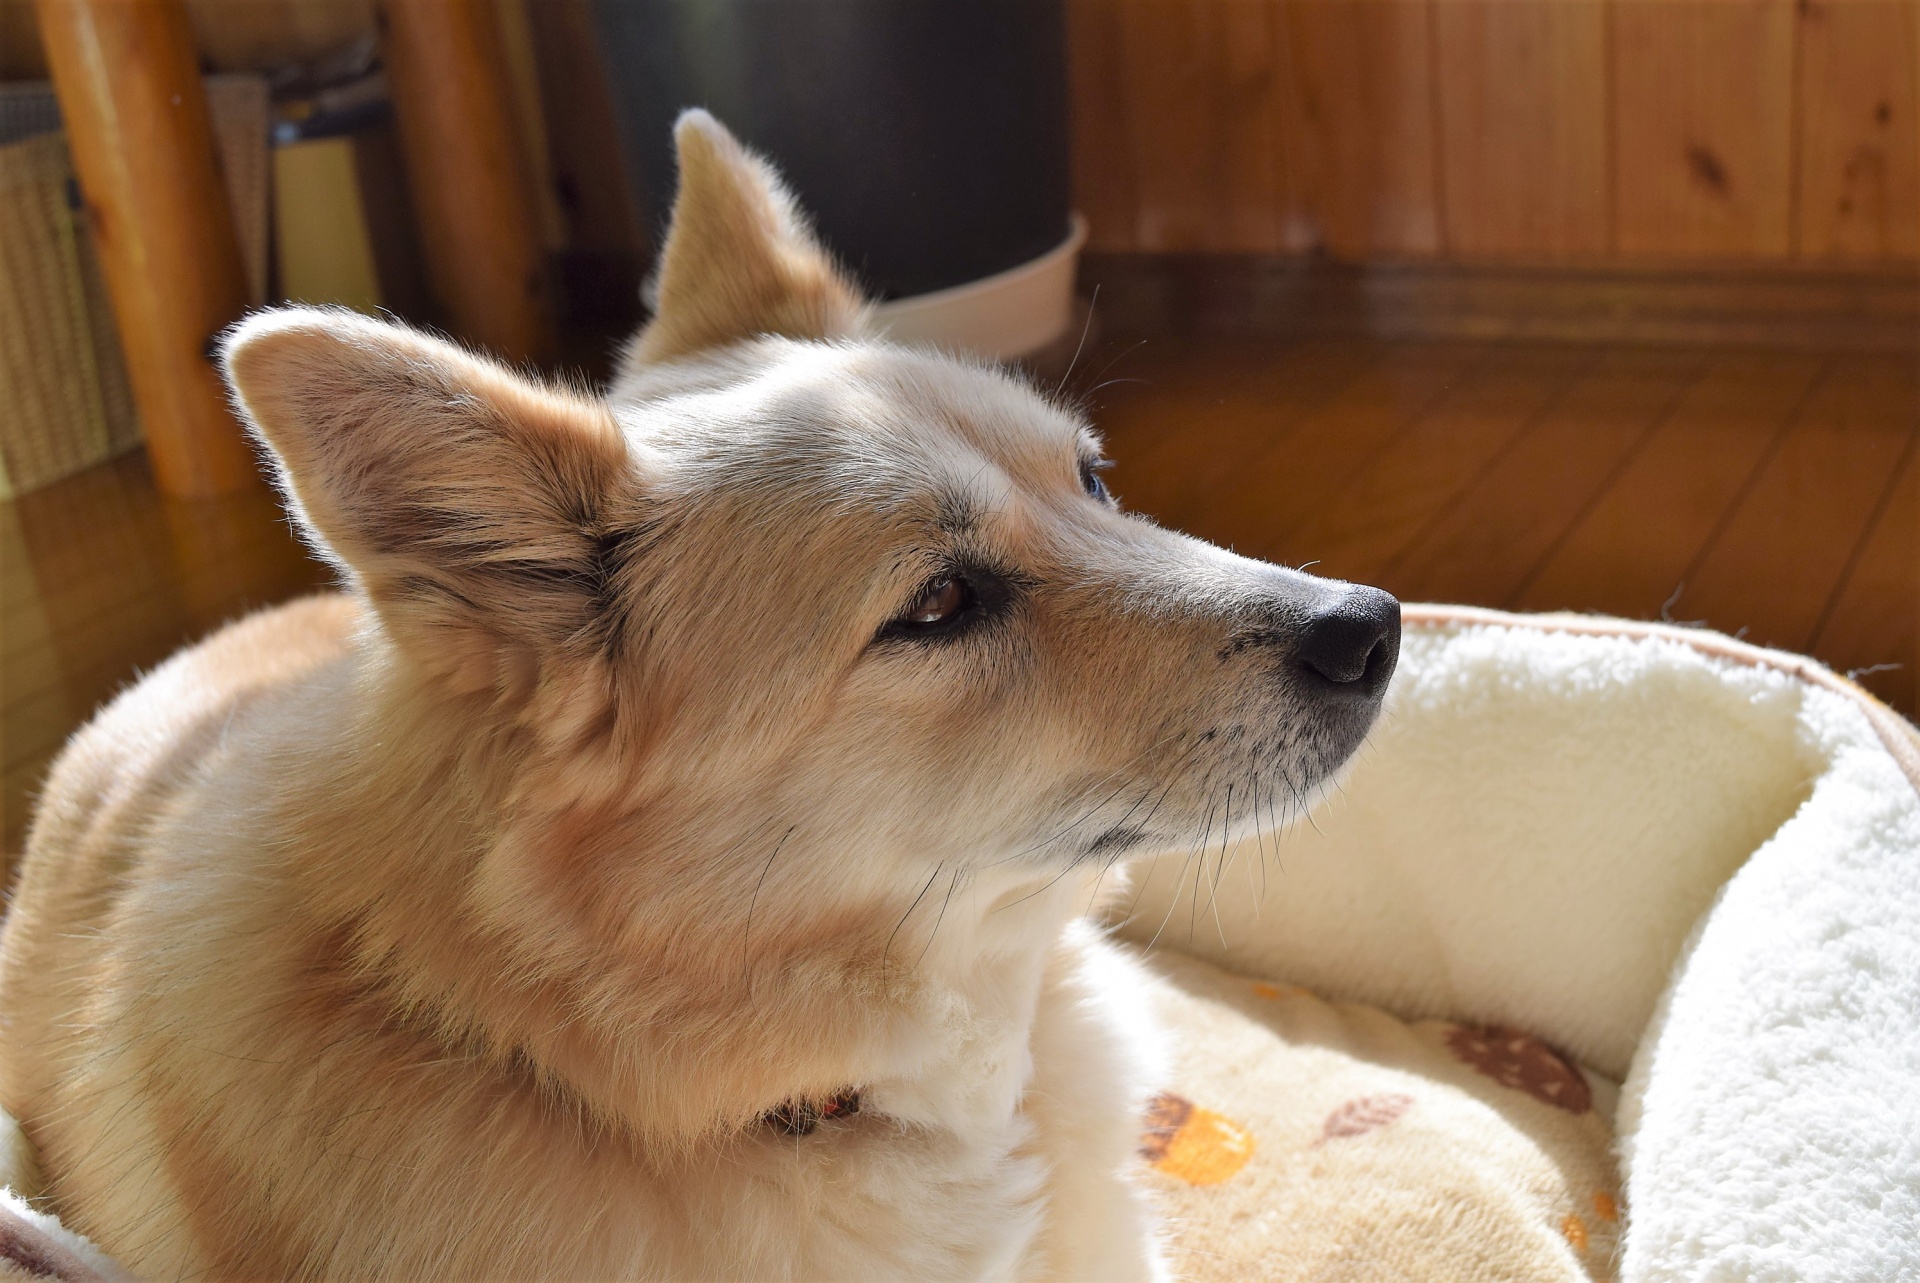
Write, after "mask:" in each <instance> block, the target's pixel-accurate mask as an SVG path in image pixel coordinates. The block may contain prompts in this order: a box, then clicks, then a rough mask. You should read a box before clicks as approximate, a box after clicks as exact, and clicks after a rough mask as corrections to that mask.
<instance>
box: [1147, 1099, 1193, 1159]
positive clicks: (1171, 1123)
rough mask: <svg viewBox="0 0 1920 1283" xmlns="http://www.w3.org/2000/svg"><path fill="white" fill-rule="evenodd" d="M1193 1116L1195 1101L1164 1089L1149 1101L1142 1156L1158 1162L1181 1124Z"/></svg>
mask: <svg viewBox="0 0 1920 1283" xmlns="http://www.w3.org/2000/svg"><path fill="white" fill-rule="evenodd" d="M1191 1117H1193V1102H1192V1101H1190V1100H1188V1099H1187V1098H1186V1097H1185V1096H1176V1095H1174V1094H1173V1093H1172V1092H1170V1091H1163V1092H1161V1093H1160V1094H1159V1095H1157V1096H1155V1097H1154V1098H1153V1099H1152V1100H1150V1101H1148V1102H1147V1126H1146V1130H1145V1131H1143V1132H1142V1133H1141V1135H1140V1157H1142V1158H1144V1159H1146V1160H1147V1161H1148V1162H1149V1163H1157V1162H1159V1161H1160V1160H1161V1159H1163V1158H1165V1157H1166V1156H1167V1150H1168V1148H1169V1147H1170V1146H1172V1144H1173V1138H1174V1137H1175V1136H1177V1135H1179V1134H1180V1128H1181V1126H1182V1125H1183V1124H1184V1123H1185V1122H1186V1121H1187V1119H1189V1118H1191Z"/></svg>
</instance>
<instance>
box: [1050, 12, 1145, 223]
mask: <svg viewBox="0 0 1920 1283" xmlns="http://www.w3.org/2000/svg"><path fill="white" fill-rule="evenodd" d="M1126 16H1127V10H1126V9H1125V8H1124V7H1123V6H1121V5H1117V4H1114V3H1112V0H1067V96H1068V104H1069V107H1070V110H1071V114H1072V128H1073V199H1074V204H1075V206H1076V207H1078V209H1079V210H1080V212H1081V214H1083V215H1085V216H1086V219H1087V223H1088V228H1089V230H1088V235H1087V246H1088V248H1090V249H1096V250H1129V249H1134V248H1137V246H1136V245H1135V233H1136V228H1135V218H1134V211H1135V210H1137V209H1138V208H1139V203H1138V197H1136V196H1135V194H1134V184H1133V167H1134V155H1133V148H1132V146H1131V145H1130V143H1131V141H1132V138H1131V131H1130V130H1129V129H1128V128H1127V120H1128V117H1129V116H1130V115H1131V114H1132V93H1131V84H1130V82H1129V78H1128V76H1127V63H1126V51H1125V49H1124V48H1123V46H1122V43H1121V32H1122V31H1124V30H1125V28H1126Z"/></svg>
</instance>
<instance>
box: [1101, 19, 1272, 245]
mask: <svg viewBox="0 0 1920 1283" xmlns="http://www.w3.org/2000/svg"><path fill="white" fill-rule="evenodd" d="M1103 7H1104V8H1107V9H1110V10H1111V11H1112V12H1111V16H1110V17H1109V16H1101V17H1100V18H1098V19H1097V21H1098V22H1105V21H1115V22H1117V23H1118V30H1117V32H1115V33H1114V43H1115V45H1116V46H1117V48H1116V49H1115V50H1114V51H1113V52H1115V53H1117V56H1118V67H1119V73H1120V75H1121V76H1122V77H1123V78H1124V84H1125V86H1126V93H1125V99H1124V102H1122V103H1120V104H1119V107H1120V110H1119V111H1117V112H1113V111H1111V108H1112V107H1113V106H1114V104H1113V103H1112V102H1108V103H1107V104H1105V105H1104V106H1103V107H1102V108H1101V109H1099V115H1100V116H1103V117H1107V119H1106V121H1105V124H1104V126H1102V127H1104V128H1108V129H1114V130H1118V131H1119V137H1120V139H1121V140H1122V141H1123V145H1124V146H1125V147H1126V148H1127V151H1128V152H1129V154H1130V156H1131V158H1132V166H1131V175H1130V177H1131V185H1132V190H1133V198H1134V210H1133V219H1132V222H1133V233H1132V244H1133V247H1134V248H1138V249H1143V250H1167V251H1181V250H1187V251H1194V250H1198V251H1215V252H1231V251H1245V252H1271V251H1274V250H1277V249H1279V248H1281V245H1280V209H1281V202H1282V200H1283V198H1284V194H1285V191H1286V184H1285V178H1284V174H1283V171H1282V168H1281V166H1282V160H1281V156H1280V148H1279V145H1278V139H1277V137H1276V135H1275V130H1274V127H1273V110H1274V103H1273V85H1274V80H1275V74H1274V73H1275V70H1276V57H1275V50H1274V41H1273V15H1272V11H1271V10H1270V9H1269V7H1268V6H1267V5H1265V4H1262V3H1257V2H1250V0H1108V4H1107V5H1105V6H1103ZM1082 16H1083V17H1084V16H1085V9H1084V7H1083V8H1082ZM1080 25H1082V26H1083V27H1084V25H1085V24H1084V23H1082V24H1080ZM1109 56H1110V55H1109ZM1095 65H1096V67H1097V66H1099V64H1098V63H1096V64H1095ZM1082 132H1083V133H1084V130H1083V131H1082ZM1115 234H1116V233H1115V229H1114V227H1113V226H1112V224H1111V222H1109V224H1108V226H1107V227H1105V228H1102V231H1101V239H1102V241H1103V242H1110V241H1111V240H1112V239H1113V238H1114V236H1115Z"/></svg>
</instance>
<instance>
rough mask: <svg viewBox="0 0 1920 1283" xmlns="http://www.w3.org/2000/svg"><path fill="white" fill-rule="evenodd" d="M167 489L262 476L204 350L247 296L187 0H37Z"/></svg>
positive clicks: (203, 487) (144, 424) (213, 488)
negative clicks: (208, 112)
mask: <svg viewBox="0 0 1920 1283" xmlns="http://www.w3.org/2000/svg"><path fill="white" fill-rule="evenodd" d="M35 6H36V10H37V12H38V15H39V20H40V33H41V38H42V39H43V40H44V42H45V44H46V51H47V63H48V65H49V67H50V68H51V69H52V72H53V85H54V90H55V92H56V93H57V94H58V95H59V98H60V114H61V116H62V118H63V120H64V122H65V125H66V131H67V142H68V145H69V147H70V148H71V149H72V152H73V164H74V169H75V171H76V172H77V173H78V174H79V178H80V187H81V191H82V193H83V194H84V196H85V199H86V202H87V214H88V221H89V222H90V223H91V224H92V227H93V238H94V244H95V245H96V246H97V247H98V249H99V252H100V260H101V265H102V267H103V268H104V270H105V273H106V279H107V289H108V292H109V293H110V294H111V295H112V297H113V311H114V317H115V319H116V320H117V321H118V323H119V328H120V345H121V348H122V349H123V350H124V351H125V353H126V357H127V374H128V377H129V378H130V380H131V382H132V384H133V395H134V402H135V404H136V405H137V406H138V408H139V411H140V424H141V428H142V430H143V432H144V433H145V434H146V440H147V452H148V454H149V455H150V457H151V458H152V460H153V470H154V475H155V477H156V479H157V480H158V481H159V483H160V487H161V489H162V490H164V491H166V492H167V493H168V494H172V495H178V496H182V497H187V498H192V497H199V496H204V495H210V494H219V493H223V492H226V491H231V490H236V489H240V488H243V487H245V486H248V485H256V484H260V481H259V472H258V469H257V468H256V467H255V464H254V455H253V450H252V448H251V446H249V445H248V443H247V440H246V437H245V434H244V433H243V432H242V431H241V428H240V425H239V423H238V422H237V421H236V420H235V419H234V417H233V415H232V413H231V412H230V411H229V410H228V409H227V399H226V393H225V392H224V390H223V389H222V388H221V385H220V379H219V376H218V374H217V373H216V372H215V370H214V367H213V364H212V362H211V360H210V359H209V349H210V346H211V340H212V339H213V336H214V335H216V334H218V333H219V332H220V331H221V329H222V328H224V327H225V326H227V325H228V324H230V323H231V322H233V321H235V320H238V319H239V317H240V314H241V313H242V312H243V311H245V310H246V306H247V277H246V269H245V267H244V265H243V263H242V260H241V257H240V246H239V241H238V239H237V238H236V237H235V235H234V230H233V214H232V211H231V209H230V207H229V206H228V204H227V198H226V193H225V190H224V189H223V187H222V185H221V179H220V170H219V162H218V160H217V159H216V154H215V151H214V142H213V132H212V128H211V126H210V124H209V120H208V116H207V99H206V93H205V91H204V90H203V88H202V87H201V83H200V69H199V64H198V59H197V58H196V57H195V55H194V45H193V32H192V29H191V27H190V26H189V25H188V21H187V10H186V5H185V4H184V2H183V0H141V2H140V3H137V4H130V3H125V2H124V0H35Z"/></svg>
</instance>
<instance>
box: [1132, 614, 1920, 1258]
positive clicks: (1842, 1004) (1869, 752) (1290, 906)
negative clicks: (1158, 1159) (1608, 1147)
mask: <svg viewBox="0 0 1920 1283" xmlns="http://www.w3.org/2000/svg"><path fill="white" fill-rule="evenodd" d="M1874 716H1876V717H1878V718H1879V719H1880V720H1881V722H1882V723H1883V724H1885V723H1886V718H1885V716H1884V712H1883V710H1875V711H1874ZM1896 744H1897V741H1896ZM1263 863H1264V866H1265V867H1264V882H1265V893H1264V895H1262V894H1261V893H1260V888H1261V883H1262V880H1263V871H1262V865H1263ZM1136 885H1137V886H1140V887H1141V891H1140V897H1139V902H1138V905H1137V908H1136V910H1135V912H1134V915H1133V917H1132V919H1131V921H1130V922H1129V924H1128V926H1127V927H1126V932H1127V934H1129V935H1130V936H1133V937H1134V938H1137V939H1140V940H1142V941H1144V940H1146V939H1148V938H1149V937H1151V936H1153V935H1154V934H1155V933H1156V932H1158V933H1159V936H1160V947H1162V948H1165V947H1168V946H1169V945H1171V946H1172V947H1175V948H1178V949H1181V950H1186V951H1190V952H1193V953H1195V954H1198V955H1200V956H1202V957H1205V958H1208V959H1209V960H1211V961H1214V962H1216V963H1218V964H1220V965H1222V966H1225V967H1227V968H1230V969H1232V970H1235V971H1238V972H1241V973H1247V974H1258V975H1266V976H1270V977H1273V978H1275V979H1281V980H1287V981H1291V982H1294V983H1298V984H1302V985H1305V986H1307V987H1309V988H1311V989H1314V990H1315V991H1317V992H1320V993H1322V994H1324V995H1327V996H1329V997H1338V998H1344V999H1349V1000H1354V1001H1362V1002H1370V1003H1375V1004H1378V1005H1380V1006H1383V1007H1386V1008H1388V1009H1389V1010H1391V1011H1393V1012H1395V1013H1396V1014H1398V1015H1401V1016H1403V1017H1407V1018H1418V1017H1428V1016H1447V1017H1453V1018H1457V1019H1464V1020H1473V1021H1482V1022H1487V1023H1503V1024H1510V1025H1514V1026H1518V1027H1520V1028H1524V1029H1528V1030H1531V1031H1532V1032H1534V1033H1536V1034H1538V1035H1540V1036H1542V1037H1544V1038H1546V1039H1548V1040H1549V1041H1551V1042H1554V1043H1557V1044H1558V1045H1560V1046H1561V1047H1562V1048H1563V1049H1565V1050H1567V1051H1570V1052H1572V1053H1573V1054H1575V1055H1576V1056H1578V1057H1579V1058H1581V1059H1584V1060H1586V1061H1588V1062H1589V1063H1592V1064H1593V1065H1594V1066H1595V1067H1596V1068H1598V1069H1600V1070H1601V1071H1603V1072H1605V1073H1608V1074H1611V1075H1615V1076H1619V1075H1623V1074H1624V1075H1626V1084H1625V1089H1624V1093H1623V1096H1622V1103H1621V1107H1620V1111H1619V1115H1618V1118H1617V1120H1616V1121H1617V1126H1618V1131H1619V1135H1620V1140H1621V1151H1622V1158H1623V1169H1624V1175H1625V1178H1626V1192H1627V1206H1628V1217H1629V1219H1628V1231H1627V1237H1626V1246H1625V1250H1624V1254H1623V1259H1622V1261H1621V1263H1620V1277H1621V1279H1622V1280H1625V1281H1626V1283H1641V1281H1642V1280H1666V1279H1755V1280H1758V1279H1858V1280H1863V1281H1864V1280H1886V1279H1897V1278H1920V796H1917V795H1916V793H1915V790H1914V785H1913V783H1912V782H1911V781H1910V780H1909V778H1908V776H1907V775H1906V774H1905V773H1904V772H1903V770H1902V767H1901V764H1900V762H1899V761H1898V760H1896V758H1895V756H1894V754H1893V752H1891V751H1890V750H1889V746H1888V744H1887V743H1886V742H1883V740H1882V738H1881V735H1880V734H1879V733H1878V732H1877V731H1876V727H1875V724H1874V722H1873V721H1872V720H1870V717H1869V710H1868V709H1867V707H1866V706H1865V705H1863V703H1862V702H1861V700H1860V698H1858V697H1856V696H1854V695H1853V694H1851V693H1850V691H1849V689H1848V688H1845V687H1844V684H1842V683H1839V682H1837V680H1836V679H1833V678H1832V677H1831V676H1830V675H1828V674H1825V673H1824V672H1820V671H1817V670H1814V669H1813V668H1812V667H1811V666H1810V665H1809V664H1808V662H1807V661H1805V660H1803V659H1800V658H1798V657H1796V656H1789V655H1779V654H1774V653H1771V652H1764V651H1759V650H1757V649H1754V648H1750V647H1742V646H1737V645H1736V644H1733V643H1729V642H1727V641H1726V639H1724V638H1717V637H1702V638H1701V639H1700V643H1699V644H1696V643H1695V642H1694V641H1693V640H1691V639H1689V638H1688V637H1687V636H1686V635H1684V634H1681V633H1678V632H1676V631H1674V630H1661V629H1647V628H1635V627H1634V626H1632V625H1620V626H1619V628H1618V629H1617V630H1612V631H1610V630H1609V629H1608V628H1607V627H1606V626H1603V625H1601V624H1600V623H1599V621H1587V620H1571V619H1563V618H1555V617H1546V618H1533V619H1528V618H1522V617H1516V616H1501V615H1497V614H1495V613H1493V612H1478V611H1476V612H1465V611H1462V612H1442V611H1424V610H1423V611H1414V612H1410V618H1409V628H1408V631H1407V635H1406V641H1405V647H1404V651H1403V658H1402V661H1401V673H1400V676H1398V677H1397V678H1396V679H1395V694H1394V697H1393V699H1392V701H1391V703H1390V708H1389V712H1388V714H1387V716H1386V718H1385V719H1384V720H1383V723H1382V726H1381V728H1380V729H1379V731H1378V732H1376V735H1375V737H1374V740H1373V741H1372V743H1371V746H1370V747H1369V749H1368V750H1366V751H1365V752H1364V753H1363V755H1362V759H1361V760H1360V762H1359V763H1358V764H1357V765H1356V767H1355V769H1354V771H1353V773H1352V776H1351V778H1350V779H1349V780H1348V781H1347V783H1346V786H1345V788H1344V790H1343V791H1342V793H1341V795H1340V796H1338V797H1336V798H1335V799H1334V800H1333V802H1332V803H1331V804H1329V805H1328V806H1326V807H1325V808H1323V809H1322V810H1321V811H1320V812H1319V813H1317V814H1316V816H1315V820H1314V823H1313V824H1311V825H1307V824H1303V825H1301V826H1299V827H1298V828H1296V829H1294V830H1293V831H1291V832H1290V833H1289V834H1287V836H1285V837H1284V838H1283V839H1281V840H1280V841H1279V842H1278V843H1271V842H1270V843H1268V844H1266V851H1265V859H1264V861H1263V859H1262V852H1261V850H1260V849H1259V847H1258V845H1257V844H1254V843H1246V844H1243V845H1242V846H1241V847H1239V848H1238V849H1236V850H1231V851H1229V852H1227V853H1226V859H1225V860H1224V861H1223V860H1222V859H1221V853H1220V851H1219V850H1218V848H1217V847H1216V848H1214V849H1213V850H1212V851H1210V852H1209V853H1208V855H1207V858H1206V863H1205V865H1204V867H1202V866H1200V865H1199V864H1198V861H1197V860H1189V859H1188V858H1187V857H1186V855H1185V854H1183V853H1176V854H1173V855H1170V856H1166V857H1162V858H1161V859H1159V860H1158V861H1156V862H1155V863H1154V864H1153V865H1152V866H1151V867H1150V868H1149V869H1143V870H1141V871H1140V872H1139V874H1137V875H1136ZM1196 887H1197V889H1198V895H1197V898H1196V895H1195V890H1196ZM1629 1069H1631V1072H1630V1073H1629V1072H1628V1071H1629Z"/></svg>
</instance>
